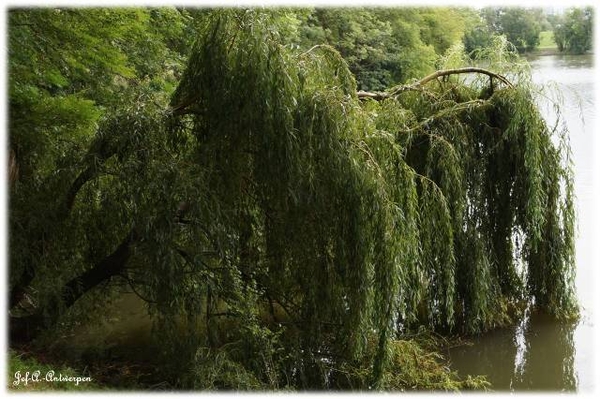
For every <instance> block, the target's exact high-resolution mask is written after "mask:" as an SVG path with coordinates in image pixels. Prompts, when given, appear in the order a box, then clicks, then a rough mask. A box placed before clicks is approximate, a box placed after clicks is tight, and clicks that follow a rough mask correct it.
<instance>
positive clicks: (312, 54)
mask: <svg viewBox="0 0 600 399" xmlns="http://www.w3.org/2000/svg"><path fill="white" fill-rule="evenodd" d="M45 11H48V10H45ZM19 12H23V13H24V14H18V16H19V18H25V17H27V18H33V16H35V17H36V18H37V16H38V14H35V12H33V14H32V15H33V16H30V15H29V14H27V13H26V12H24V11H19ZM48 12H50V11H48ZM79 12H81V13H84V12H83V11H79ZM90 12H91V13H92V14H90V16H89V18H92V17H91V15H94V14H93V13H99V14H98V15H100V16H104V11H103V10H101V9H97V10H96V9H93V10H91V11H90ZM114 12H115V13H117V14H116V15H114V17H115V21H117V22H118V23H120V22H119V21H121V22H122V21H123V20H128V18H130V19H131V20H133V21H138V22H139V24H138V25H135V24H134V25H132V26H130V27H129V28H125V27H123V26H121V25H118V26H121V28H122V29H125V31H122V32H121V33H120V34H119V35H120V36H117V37H114V38H112V37H111V40H113V41H115V42H118V43H120V47H118V48H119V49H120V50H119V51H117V52H116V53H114V54H113V53H110V54H112V55H113V61H112V62H111V65H108V64H107V65H106V66H105V68H104V69H105V71H104V72H103V73H104V74H105V75H104V74H103V75H102V76H101V77H102V79H104V82H106V84H107V86H106V87H104V88H103V89H102V90H101V89H98V90H96V89H95V88H94V87H95V86H93V83H92V82H87V83H86V85H87V86H86V85H84V86H82V87H89V88H90V90H92V91H93V92H94V93H93V95H90V96H89V97H88V96H86V95H85V92H84V91H81V90H75V89H73V92H69V90H71V89H72V88H74V87H76V86H75V85H74V83H73V84H71V85H67V86H68V87H69V88H67V86H60V85H59V84H58V83H56V82H58V81H59V80H60V79H58V80H56V79H54V80H51V78H50V77H48V79H50V81H52V82H54V83H52V85H53V86H52V90H51V89H50V88H47V87H44V85H43V83H44V81H45V79H46V78H44V81H41V82H38V81H36V80H34V79H33V78H31V76H34V75H36V74H35V73H31V74H29V73H28V71H29V70H30V69H31V68H34V67H33V66H32V65H28V64H26V60H25V58H22V57H21V58H19V57H20V55H15V59H14V60H13V59H11V63H12V64H14V65H13V66H11V68H13V69H11V74H12V75H13V76H11V79H12V81H11V89H10V90H11V91H10V96H11V111H10V112H11V125H10V129H11V139H13V137H14V139H13V140H12V142H11V145H12V143H14V145H15V146H16V148H18V150H19V151H18V155H19V159H20V163H21V164H22V165H23V167H24V168H25V169H27V168H28V169H29V172H28V174H27V175H28V176H31V181H29V180H28V179H25V180H23V179H21V180H20V181H19V182H18V183H17V185H15V187H14V188H13V189H12V191H11V209H10V212H11V213H10V217H11V220H10V223H11V224H10V227H11V244H10V245H11V288H12V287H13V286H15V285H18V280H19V279H20V277H21V276H22V275H24V274H25V275H26V274H27V273H24V272H23V271H27V270H29V271H33V272H34V274H35V279H34V280H33V281H32V283H31V287H30V288H31V289H32V290H37V299H38V301H39V304H40V307H41V309H42V310H43V311H45V312H46V313H49V314H48V315H46V316H47V319H52V317H57V315H60V314H63V313H64V311H65V310H64V309H62V301H63V300H64V298H61V295H63V291H61V287H62V285H64V284H65V282H66V281H69V280H70V279H72V278H73V277H77V276H80V275H82V274H84V273H88V272H90V271H94V270H96V269H95V265H98V264H100V265H102V264H103V263H102V262H103V261H105V260H107V259H108V260H111V256H113V255H110V256H109V254H111V253H114V252H113V251H114V250H115V248H117V247H121V246H122V245H123V244H121V243H122V240H123V237H125V236H131V237H133V238H132V239H131V241H129V242H127V246H126V248H127V249H128V252H127V254H128V257H127V259H126V263H125V265H126V267H124V268H123V269H122V270H119V273H118V274H115V275H110V276H107V280H106V282H109V281H111V280H109V279H108V277H110V278H112V279H113V280H118V281H120V282H121V283H123V282H126V283H128V284H129V285H130V286H131V287H132V288H133V289H134V290H135V292H136V293H137V294H138V295H139V296H140V297H142V298H143V299H144V300H145V301H146V302H147V303H148V307H149V311H150V314H151V316H152V318H153V320H154V322H155V327H156V328H155V336H156V339H157V340H158V341H159V342H160V343H162V351H161V352H160V353H157V358H159V359H161V361H163V362H164V364H165V365H167V366H168V367H166V368H167V369H168V370H169V371H170V375H169V376H168V378H169V379H170V381H174V385H176V386H177V387H179V388H186V389H189V388H201V389H348V388H351V389H364V390H366V389H409V388H411V389H414V388H423V389H461V388H465V387H468V386H473V387H475V386H477V387H480V386H482V385H484V383H483V382H482V381H481V380H479V379H470V380H468V381H466V382H464V381H463V382H459V381H457V379H456V378H455V377H454V376H451V375H448V373H445V372H444V371H443V368H442V367H440V364H439V362H438V360H440V359H437V358H436V356H435V355H433V354H431V353H430V352H427V350H428V349H426V347H425V346H421V345H420V344H414V343H411V342H409V341H405V340H402V339H401V338H402V336H403V335H404V334H407V333H409V332H411V331H414V330H418V329H419V328H422V327H423V326H426V328H428V329H430V330H433V331H441V332H459V333H463V332H464V333H478V332H482V331H485V330H487V329H490V328H493V327H495V326H498V325H503V324H505V323H507V322H508V321H510V319H511V317H513V316H518V309H519V307H520V305H521V304H522V303H525V302H528V301H534V302H535V305H536V306H537V307H538V308H539V309H540V310H541V311H545V312H547V313H550V314H552V315H555V316H557V317H568V316H570V315H571V314H573V313H574V312H575V311H576V306H575V303H574V299H573V298H574V296H573V236H574V231H573V223H574V222H573V217H574V214H573V202H572V201H573V192H572V176H571V165H570V164H569V158H568V143H567V142H566V139H565V136H564V135H561V134H560V132H556V131H553V130H552V129H550V128H549V127H548V126H547V125H546V124H545V122H544V120H543V119H542V117H541V115H540V114H539V112H538V110H537V109H536V107H535V105H534V101H533V97H532V90H533V88H532V86H531V83H530V80H529V76H528V71H527V68H526V67H525V66H523V65H522V64H519V63H518V62H516V61H518V58H517V57H516V54H515V53H514V52H510V51H506V49H507V47H509V46H508V43H507V41H506V39H505V38H504V37H502V36H498V37H495V38H494V39H493V40H492V44H493V46H494V47H493V48H491V50H489V52H486V51H480V52H476V53H475V54H473V56H474V57H476V58H477V59H479V60H480V61H481V62H482V63H487V64H488V65H490V66H491V67H493V68H495V69H497V71H498V72H502V73H504V72H506V71H510V74H507V77H508V78H509V79H511V81H512V82H513V83H514V87H513V86H511V85H505V84H503V83H501V81H499V80H497V79H495V78H493V77H489V76H487V75H482V76H483V77H481V76H478V77H475V78H473V77H469V78H465V77H464V76H463V75H459V76H447V77H445V78H444V79H436V80H434V81H432V82H430V83H428V84H422V85H418V84H417V85H412V86H402V87H396V88H395V89H392V91H390V92H389V93H394V94H393V95H391V94H390V96H388V98H387V99H386V100H384V101H381V102H375V101H374V100H366V101H362V100H359V99H358V97H357V94H356V92H357V88H359V87H361V86H359V85H362V84H364V82H365V81H368V79H370V77H369V76H367V75H365V74H363V75H361V74H360V73H359V79H358V83H357V79H356V78H355V75H354V74H353V72H357V71H358V72H360V71H363V72H366V71H371V70H373V71H377V73H380V72H381V71H382V69H381V66H382V65H383V64H382V63H380V62H383V61H382V57H383V59H386V57H387V58H388V60H389V59H392V58H393V62H394V63H393V65H394V68H396V67H399V69H393V71H394V73H398V75H393V78H390V79H389V80H388V77H382V76H377V77H373V82H375V81H377V82H379V83H377V84H381V83H384V82H398V81H402V79H408V78H412V77H416V76H418V75H417V73H425V72H427V71H429V70H431V69H433V67H434V63H435V62H439V63H440V65H442V66H443V67H451V66H452V67H454V66H461V64H462V63H463V62H465V60H466V56H465V55H464V54H462V51H461V47H460V45H459V46H451V44H452V41H453V40H448V41H445V42H444V41H441V39H440V37H439V31H440V30H444V29H449V30H450V31H452V32H453V33H452V35H450V36H449V37H453V38H458V37H459V36H460V35H459V32H460V31H461V29H462V28H461V26H460V24H456V25H454V24H450V23H445V22H441V21H440V19H441V18H442V16H443V15H444V11H443V10H442V11H434V10H424V9H418V10H414V9H413V10H404V9H397V10H393V11H391V12H384V10H374V11H366V10H361V12H357V13H354V12H353V13H350V12H349V11H334V10H325V9H324V10H316V11H315V12H314V13H310V14H309V13H304V14H303V13H302V12H298V13H297V14H295V13H294V12H292V11H290V10H285V9H281V10H277V11H274V12H271V11H263V10H259V9H249V10H244V9H224V10H210V9H206V10H201V11H197V12H189V13H188V12H187V11H186V12H183V11H181V12H180V13H179V14H178V13H177V12H175V11H173V10H162V9H160V10H125V11H123V13H124V14H120V12H121V11H116V10H115V11H114ZM178 12H179V11H178ZM84 14H85V13H84ZM109 14H110V13H109ZM15 15H17V14H15ZM40 15H42V14H40ZM59 15H61V14H60V13H59ZM86 15H87V14H86ZM61 17H62V15H61ZM119 17H120V18H124V19H119ZM15 18H16V16H15ZM40 18H41V17H40ZM94 18H96V17H94ZM98 18H100V17H98ZM303 18H306V19H307V20H309V21H310V20H311V18H317V19H318V20H319V21H320V22H319V24H320V26H322V27H323V28H322V29H321V30H320V29H317V28H316V27H315V26H314V25H313V26H310V24H309V27H310V29H309V30H308V31H307V30H303V29H304V28H303V26H302V20H303ZM94 21H95V23H99V21H100V22H102V21H104V19H102V18H100V19H99V20H94ZM150 21H162V22H161V23H160V24H159V26H157V27H155V28H154V27H152V28H151V22H150ZM289 21H291V22H292V27H291V28H290V29H288V30H286V29H282V26H283V25H284V24H285V23H287V22H289ZM423 21H426V22H423ZM422 23H425V27H424V30H423V31H415V26H419V24H422ZM140 24H141V25H140ZM14 26H16V25H14ZM57 26H62V25H57ZM91 26H93V25H91ZM23 29H25V31H23ZM64 29H65V30H66V28H64ZM115 29H116V28H115ZM187 30H192V31H193V30H197V37H196V42H195V44H194V46H193V48H192V50H191V52H190V54H189V58H188V63H187V67H186V68H185V71H184V72H183V73H182V75H181V79H180V81H179V83H178V85H177V87H176V89H175V90H174V91H173V92H172V93H171V92H170V89H169V88H170V87H171V84H172V82H173V79H175V75H176V74H177V73H176V69H177V68H178V66H177V65H178V61H177V60H179V59H181V58H178V57H180V56H181V57H183V54H184V52H185V43H186V40H187V39H181V40H180V41H179V40H177V38H178V37H179V35H180V34H181V32H184V31H187ZM117 31H118V30H117ZM15 32H17V33H19V32H20V33H19V34H24V32H26V27H19V29H15ZM100 32H102V31H100ZM297 32H304V33H302V34H306V35H307V37H308V35H312V37H328V40H333V38H335V39H336V41H337V40H338V39H339V40H340V42H339V43H338V44H337V45H336V46H337V48H338V49H340V51H338V50H336V48H334V47H331V46H329V45H326V44H325V45H317V46H312V47H310V48H309V49H305V48H298V46H297V45H295V44H294V37H295V36H296V35H297ZM17 33H14V35H17ZM71 33H72V34H73V35H75V37H76V38H78V37H79V36H78V34H76V33H78V32H77V31H76V32H74V33H73V32H71ZM79 33H81V32H79ZM84 33H85V32H84ZM138 33H139V34H138ZM142 33H143V35H141V36H140V34H142ZM347 33H348V35H346V34H347ZM11 34H13V33H12V32H11ZM88 34H90V35H91V33H85V35H83V34H81V35H82V36H83V37H86V35H88ZM145 35H148V36H145ZM14 37H15V39H14V40H16V37H17V36H14ZM148 38H150V39H148ZM161 38H165V42H167V43H171V44H174V47H176V48H178V49H179V50H178V51H176V52H175V54H173V53H171V52H170V50H167V47H166V46H165V45H164V43H162V44H161V43H159V41H160V40H162V39H161ZM147 39H148V40H150V43H149V42H147V41H146V40H147ZM11 40H13V39H11ZM78 40H80V39H77V40H75V39H74V43H78ZM81 40H83V39H81ZM90 40H91V39H90ZM346 40H347V41H346ZM351 40H356V42H351ZM380 41H381V42H380ZM357 43H358V44H357ZM381 43H383V44H384V45H383V47H380V45H381ZM13 44H14V42H13ZM27 44H28V46H25V48H26V49H30V48H32V49H35V48H37V47H35V46H34V45H33V44H31V43H30V42H27ZM388 45H389V46H390V47H386V46H388ZM391 49H397V50H398V51H397V52H396V51H395V50H394V51H391ZM415 49H423V50H424V51H423V52H418V51H417V52H416V53H415V54H412V53H414V52H415ZM13 50H14V51H16V48H13ZM38 50H39V49H38ZM442 50H443V51H445V53H446V55H445V57H443V58H439V59H438V57H437V56H436V51H442ZM28 51H29V50H28ZM31 51H33V50H31ZM36 51H37V50H36ZM106 51H109V50H106ZM121 51H122V52H121ZM146 51H149V52H150V53H152V54H146ZM52 54H53V53H52ZM125 54H126V55H127V56H125ZM53 55H54V54H53ZM409 55H410V56H409ZM165 56H166V57H167V59H168V61H165V63H162V61H161V59H162V58H163V57H165ZM11 57H12V56H11ZM81 57H82V58H81V60H80V63H82V64H85V63H86V62H89V63H93V60H94V59H93V58H90V57H92V56H91V55H86V53H85V52H83V53H82V54H81ZM145 59H147V60H148V62H147V63H146V62H144V60H145ZM372 62H374V63H373V64H371V63H372ZM386 62H387V61H386ZM55 63H60V62H59V61H56V60H55ZM112 63H117V64H118V65H116V66H114V65H112ZM12 64H11V65H12ZM52 65H54V64H52ZM404 66H406V68H404ZM353 68H356V69H353ZM361 68H364V69H361ZM59 69H60V68H59ZM48 70H51V69H48ZM384 70H385V68H384ZM119 71H120V72H119ZM126 71H127V73H130V74H132V75H131V76H125V77H123V76H121V78H123V79H125V78H126V79H125V80H124V81H121V80H120V79H121V78H116V75H115V74H117V73H118V74H121V75H122V74H124V73H125V72H126ZM390 73H391V72H390ZM61 76H62V77H63V78H65V79H67V80H69V81H70V80H78V81H84V80H85V79H84V78H87V76H86V75H85V74H83V75H81V76H80V75H66V74H61ZM390 76H392V75H390ZM400 77H401V78H400ZM128 79H130V80H128ZM117 81H119V82H121V83H119V84H117V83H115V82H117ZM109 82H112V83H109ZM134 83H135V84H134ZM62 84H63V83H61V85H62ZM369 84H370V83H369ZM373 84H375V83H373ZM110 90H113V94H114V95H110V96H107V94H106V93H108V91H110ZM98 93H101V95H100V94H98ZM117 94H118V95H117ZM171 94H172V95H171ZM169 96H170V104H169V106H168V107H167V101H168V98H169ZM92 101H95V102H92ZM95 104H102V107H99V106H98V105H95ZM46 112H54V113H55V114H56V115H58V116H57V119H56V120H54V121H53V123H50V120H49V119H48V116H47V115H46ZM28 115H31V116H33V117H35V119H33V120H32V122H31V125H28V124H27V122H26V121H27V118H28ZM30 126H31V127H30ZM34 135H35V136H34ZM67 138H68V139H69V140H67V141H68V144H64V146H63V144H60V143H62V141H64V140H66V139H67ZM38 141H39V142H38ZM555 143H557V144H555ZM28 145H29V147H27V146H28ZM48 148H52V151H50V150H48ZM37 153H39V154H41V155H43V157H42V156H40V158H36V156H34V155H35V154H37ZM22 176H23V175H22ZM40 204H44V206H40ZM13 276H14V277H13ZM100 295H102V294H101V293H100ZM415 357H416V360H415V361H413V360H414V359H415ZM407 364H408V365H409V366H410V368H406V369H405V366H406V365H407Z"/></svg>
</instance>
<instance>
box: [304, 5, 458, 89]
mask: <svg viewBox="0 0 600 399" xmlns="http://www.w3.org/2000/svg"><path fill="white" fill-rule="evenodd" d="M466 15H467V12H466V11H465V10H461V9H457V8H448V7H436V8H393V9H378V8H372V9H371V8H345V9H344V8H341V9H340V8H317V9H315V10H314V11H312V12H311V13H310V15H308V17H307V19H306V22H305V23H303V24H301V25H300V28H299V30H298V32H299V34H300V44H301V45H302V46H303V47H305V48H309V47H310V46H312V45H314V44H322V43H327V44H329V45H331V46H332V47H334V48H335V49H336V50H337V51H339V53H340V54H341V55H342V57H343V58H344V59H345V60H346V62H347V63H348V66H349V68H350V71H351V72H352V73H353V74H354V76H355V77H356V80H357V84H358V88H359V89H361V90H384V89H386V88H388V87H390V86H393V85H395V84H398V83H403V82H406V81H408V80H410V79H414V78H418V77H420V76H423V75H425V74H427V73H430V72H432V71H433V70H434V69H435V63H436V61H437V59H438V57H439V56H440V55H442V54H444V53H445V52H446V50H448V49H449V48H450V47H451V46H452V45H454V44H455V43H457V42H459V41H460V40H461V38H462V35H463V32H464V30H465V24H466V22H465V21H466V19H467V18H466Z"/></svg>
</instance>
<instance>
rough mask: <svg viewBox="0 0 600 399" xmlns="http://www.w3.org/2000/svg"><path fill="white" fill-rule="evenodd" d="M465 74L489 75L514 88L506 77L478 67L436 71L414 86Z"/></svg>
mask: <svg viewBox="0 0 600 399" xmlns="http://www.w3.org/2000/svg"><path fill="white" fill-rule="evenodd" d="M463 73H481V74H483V75H487V76H489V77H490V78H494V79H498V80H499V81H501V82H502V83H504V84H505V85H507V86H508V87H511V88H512V87H514V86H513V84H512V83H510V82H509V81H508V79H506V78H505V77H504V76H502V75H499V74H497V73H495V72H492V71H489V70H487V69H483V68H477V67H466V68H455V69H442V70H439V71H435V72H434V73H432V74H431V75H427V76H425V77H424V78H423V79H421V80H419V81H418V82H416V83H415V84H414V85H412V86H423V85H425V84H427V83H428V82H430V81H432V80H434V79H437V78H440V77H442V76H448V75H459V74H463Z"/></svg>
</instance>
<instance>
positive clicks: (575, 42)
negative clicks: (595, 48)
mask: <svg viewBox="0 0 600 399" xmlns="http://www.w3.org/2000/svg"><path fill="white" fill-rule="evenodd" d="M593 27H594V9H593V8H592V7H585V8H575V7H574V8H570V9H569V10H568V11H567V13H566V14H565V15H564V16H562V17H561V18H560V19H559V20H557V21H555V25H554V41H555V42H556V45H557V46H558V49H559V50H560V51H566V52H569V53H573V54H584V53H586V52H587V51H589V50H591V49H592V45H593V38H594V33H593Z"/></svg>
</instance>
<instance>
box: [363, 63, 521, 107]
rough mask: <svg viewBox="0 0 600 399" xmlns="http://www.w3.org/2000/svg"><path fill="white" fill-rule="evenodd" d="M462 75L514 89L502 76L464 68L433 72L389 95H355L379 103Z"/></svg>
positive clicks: (375, 93) (478, 69) (382, 93)
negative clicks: (486, 78)
mask: <svg viewBox="0 0 600 399" xmlns="http://www.w3.org/2000/svg"><path fill="white" fill-rule="evenodd" d="M464 73H480V74H483V75H487V76H489V77H490V82H491V81H492V80H493V79H497V80H499V81H500V82H502V83H503V84H505V85H506V86H508V87H511V88H512V87H514V86H513V84H512V83H510V81H509V80H508V79H506V78H505V77H504V76H502V75H499V74H497V73H495V72H492V71H489V70H487V69H483V68H477V67H466V68H456V69H442V70H439V71H435V72H434V73H432V74H430V75H427V76H425V77H424V78H423V79H421V80H419V81H417V82H415V83H412V84H409V85H404V86H400V87H398V88H396V89H394V90H393V91H392V92H390V93H385V92H367V91H363V90H360V91H359V92H358V93H356V95H357V96H358V98H359V99H360V98H371V99H373V100H376V101H381V100H384V99H386V98H391V97H396V96H397V95H398V94H400V93H402V92H405V91H409V90H421V89H422V87H423V86H425V85H426V84H427V83H429V82H431V81H432V80H435V79H437V78H441V77H443V76H450V75H460V74H464Z"/></svg>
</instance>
